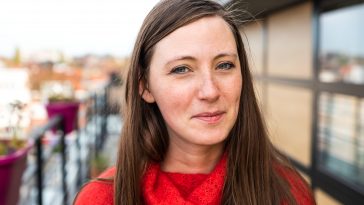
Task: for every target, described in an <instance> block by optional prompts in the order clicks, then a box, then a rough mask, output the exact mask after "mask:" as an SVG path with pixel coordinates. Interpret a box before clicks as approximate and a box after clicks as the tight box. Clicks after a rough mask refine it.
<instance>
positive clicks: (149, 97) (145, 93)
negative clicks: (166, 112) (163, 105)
mask: <svg viewBox="0 0 364 205" xmlns="http://www.w3.org/2000/svg"><path fill="white" fill-rule="evenodd" d="M139 95H140V96H141V97H142V98H143V99H144V101H145V102H147V103H154V102H155V99H154V96H153V94H152V93H151V92H150V91H149V90H148V88H146V86H145V85H144V82H143V81H139Z"/></svg>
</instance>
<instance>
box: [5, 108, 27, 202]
mask: <svg viewBox="0 0 364 205" xmlns="http://www.w3.org/2000/svg"><path fill="white" fill-rule="evenodd" d="M24 106H25V105H24V104H23V103H21V102H20V101H17V102H14V103H11V105H10V107H11V112H10V115H9V126H8V127H6V128H5V129H4V130H5V131H2V132H1V135H2V136H1V137H2V138H1V140H0V181H1V186H0V204H5V205H12V204H17V202H18V199H19V187H20V185H21V180H22V175H23V172H24V170H25V168H26V161H27V154H28V151H29V149H30V148H31V146H32V143H31V142H29V141H27V140H24V139H21V138H20V136H21V135H22V134H21V126H20V122H21V120H22V110H23V108H24ZM6 135H7V137H5V136H6ZM4 137H5V138H4Z"/></svg>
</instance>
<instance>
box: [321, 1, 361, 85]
mask: <svg viewBox="0 0 364 205" xmlns="http://www.w3.org/2000/svg"><path fill="white" fill-rule="evenodd" d="M363 19H364V4H359V5H355V6H350V7H346V8H342V9H338V10H334V11H330V12H325V13H323V14H321V16H320V25H321V27H320V28H321V30H320V31H321V32H320V76H319V78H320V80H321V81H323V82H345V83H353V84H364V38H363V36H364V21H363Z"/></svg>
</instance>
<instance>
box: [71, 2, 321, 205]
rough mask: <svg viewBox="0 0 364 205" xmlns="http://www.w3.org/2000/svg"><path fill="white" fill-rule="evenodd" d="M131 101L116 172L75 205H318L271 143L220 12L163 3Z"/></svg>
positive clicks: (143, 33)
mask: <svg viewBox="0 0 364 205" xmlns="http://www.w3.org/2000/svg"><path fill="white" fill-rule="evenodd" d="M125 98H126V109H125V113H124V115H125V116H124V127H123V132H122V136H121V142H120V146H119V153H118V160H117V165H116V169H110V170H108V171H106V172H105V173H104V174H102V175H101V176H100V178H103V179H102V180H101V179H98V180H96V181H93V182H91V183H89V184H87V185H86V186H85V187H84V188H83V189H82V190H81V192H80V193H79V195H78V196H77V198H76V204H112V203H114V204H117V205H121V204H128V205H131V204H177V205H178V204H255V205H262V204H315V202H314V200H313V197H312V194H311V192H310V190H309V188H308V186H307V184H306V183H305V182H304V180H303V179H302V178H301V177H300V176H299V174H297V172H296V171H295V170H294V169H293V168H291V167H290V166H289V165H288V163H287V161H286V160H285V159H284V157H282V156H281V155H280V154H279V153H278V152H277V151H276V150H275V149H274V147H273V145H272V144H271V142H270V141H269V139H268V136H267V132H266V130H265V126H264V123H263V119H262V117H261V114H260V111H259V108H258V105H257V102H256V98H255V94H254V90H253V84H252V80H251V75H250V71H249V67H248V63H247V58H246V53H245V50H244V45H243V43H242V39H241V36H240V34H239V31H238V28H237V26H236V24H235V23H234V19H233V18H232V16H231V14H229V13H228V12H227V11H225V10H224V8H223V7H222V6H221V5H219V4H217V3H215V2H212V1H208V0H165V1H161V2H160V3H159V4H158V5H157V6H156V7H155V8H154V9H153V10H152V11H151V12H150V13H149V14H148V16H147V17H146V19H145V21H144V23H143V25H142V28H141V30H140V32H139V35H138V38H137V40H136V44H135V48H134V51H133V55H132V59H131V65H130V70H129V73H128V78H127V83H126V94H125ZM105 178H111V179H112V180H109V181H108V180H105Z"/></svg>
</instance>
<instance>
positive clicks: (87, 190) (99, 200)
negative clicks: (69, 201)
mask: <svg viewBox="0 0 364 205" xmlns="http://www.w3.org/2000/svg"><path fill="white" fill-rule="evenodd" d="M115 171H116V169H115V167H112V168H109V169H107V170H106V171H104V172H103V173H102V174H101V175H100V176H99V177H97V178H96V179H93V180H91V181H89V182H88V183H86V184H85V185H84V186H83V187H82V188H81V190H80V191H79V192H78V194H77V196H76V198H75V200H74V202H73V204H74V205H88V204H94V205H110V204H113V195H114V184H113V180H112V177H113V176H114V174H115Z"/></svg>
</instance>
